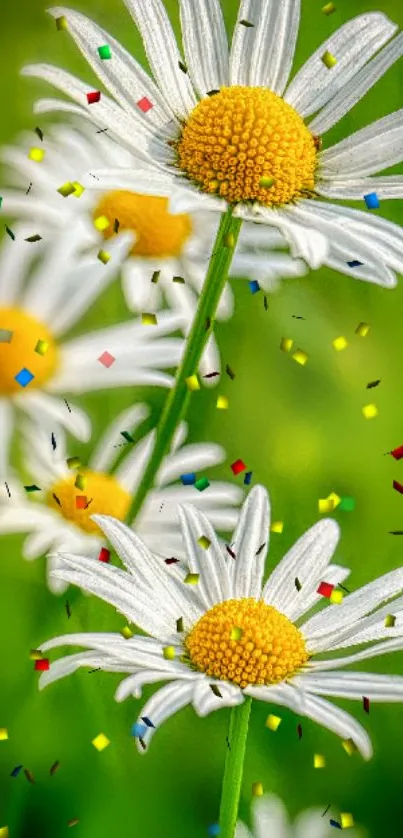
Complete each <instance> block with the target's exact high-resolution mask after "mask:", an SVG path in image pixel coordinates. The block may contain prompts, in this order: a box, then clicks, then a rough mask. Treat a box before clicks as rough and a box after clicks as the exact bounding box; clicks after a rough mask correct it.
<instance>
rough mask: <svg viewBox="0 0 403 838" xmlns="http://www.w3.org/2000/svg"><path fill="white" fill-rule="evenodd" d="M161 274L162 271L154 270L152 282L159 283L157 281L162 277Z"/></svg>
mask: <svg viewBox="0 0 403 838" xmlns="http://www.w3.org/2000/svg"><path fill="white" fill-rule="evenodd" d="M160 275H161V271H154V273H153V275H152V277H151V282H153V283H154V285H156V284H157V282H158V280H159V278H160Z"/></svg>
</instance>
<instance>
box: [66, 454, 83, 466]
mask: <svg viewBox="0 0 403 838" xmlns="http://www.w3.org/2000/svg"><path fill="white" fill-rule="evenodd" d="M66 463H67V468H69V469H73V468H80V466H81V460H80V457H68V459H67V460H66Z"/></svg>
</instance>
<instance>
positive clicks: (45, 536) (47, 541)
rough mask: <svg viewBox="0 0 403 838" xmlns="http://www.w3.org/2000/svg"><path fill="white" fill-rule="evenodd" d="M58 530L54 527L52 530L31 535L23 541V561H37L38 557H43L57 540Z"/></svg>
mask: <svg viewBox="0 0 403 838" xmlns="http://www.w3.org/2000/svg"><path fill="white" fill-rule="evenodd" d="M57 534H58V530H57V528H56V526H54V528H53V529H47V530H40V531H39V532H35V533H31V534H30V535H28V536H27V537H26V539H25V541H24V547H23V556H24V559H28V561H30V560H31V559H37V558H38V557H39V556H44V555H45V553H46V552H47V551H48V550H49V548H50V547H51V546H52V544H53V543H54V541H55V538H57Z"/></svg>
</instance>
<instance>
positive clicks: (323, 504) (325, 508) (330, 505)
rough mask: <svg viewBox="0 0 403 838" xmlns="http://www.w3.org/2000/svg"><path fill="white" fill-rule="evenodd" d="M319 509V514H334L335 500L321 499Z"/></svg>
mask: <svg viewBox="0 0 403 838" xmlns="http://www.w3.org/2000/svg"><path fill="white" fill-rule="evenodd" d="M318 509H319V512H321V513H322V514H324V513H326V512H333V509H334V500H333V498H331V499H330V498H319V500H318Z"/></svg>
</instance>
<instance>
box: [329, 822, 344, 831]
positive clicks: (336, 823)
mask: <svg viewBox="0 0 403 838" xmlns="http://www.w3.org/2000/svg"><path fill="white" fill-rule="evenodd" d="M329 823H330V826H334V827H335V828H336V829H343V827H342V825H341V823H338V822H337V821H333V820H331V821H329Z"/></svg>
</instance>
